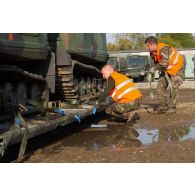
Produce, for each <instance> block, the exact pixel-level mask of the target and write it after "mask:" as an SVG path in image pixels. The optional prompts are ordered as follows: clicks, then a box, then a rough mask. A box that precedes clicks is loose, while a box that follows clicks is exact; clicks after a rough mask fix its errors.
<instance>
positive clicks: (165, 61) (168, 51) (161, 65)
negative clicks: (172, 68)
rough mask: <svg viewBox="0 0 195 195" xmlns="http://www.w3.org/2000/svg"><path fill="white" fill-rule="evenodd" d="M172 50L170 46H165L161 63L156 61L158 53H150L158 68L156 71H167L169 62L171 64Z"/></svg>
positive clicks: (162, 50)
mask: <svg viewBox="0 0 195 195" xmlns="http://www.w3.org/2000/svg"><path fill="white" fill-rule="evenodd" d="M171 52H172V49H171V47H170V46H165V47H163V48H162V49H161V50H160V55H161V57H162V60H161V62H160V63H158V62H157V60H156V55H157V53H156V52H153V53H150V55H151V57H152V59H153V61H154V64H155V66H156V69H158V70H160V71H165V70H166V67H167V66H168V62H169V55H170V54H171Z"/></svg>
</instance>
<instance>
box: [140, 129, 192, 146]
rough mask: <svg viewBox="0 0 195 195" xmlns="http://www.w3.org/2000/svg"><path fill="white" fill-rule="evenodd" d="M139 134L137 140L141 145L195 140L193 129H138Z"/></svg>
mask: <svg viewBox="0 0 195 195" xmlns="http://www.w3.org/2000/svg"><path fill="white" fill-rule="evenodd" d="M136 130H137V132H138V133H139V137H138V138H137V139H138V140H139V141H140V142H141V143H142V144H143V145H148V144H152V143H154V142H160V141H162V142H171V141H179V142H183V141H186V140H190V139H192V140H193V139H195V127H183V128H178V129H173V130H165V129H163V130H159V129H157V128H154V129H147V128H139V129H136Z"/></svg>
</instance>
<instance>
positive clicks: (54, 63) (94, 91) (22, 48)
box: [0, 33, 107, 113]
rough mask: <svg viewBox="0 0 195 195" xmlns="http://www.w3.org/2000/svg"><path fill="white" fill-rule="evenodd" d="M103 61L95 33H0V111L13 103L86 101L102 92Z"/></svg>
mask: <svg viewBox="0 0 195 195" xmlns="http://www.w3.org/2000/svg"><path fill="white" fill-rule="evenodd" d="M106 61H107V52H106V36H105V34H101V33H94V34H92V33H75V34H73V33H2V34H0V81H1V83H0V113H1V112H9V111H11V110H13V108H14V107H17V106H18V105H19V104H21V105H24V106H26V105H27V104H28V99H31V100H34V101H38V102H39V101H42V100H49V99H50V100H54V101H56V100H61V101H64V102H67V103H81V102H84V101H90V100H91V99H93V98H94V97H97V96H98V94H99V93H100V92H101V91H102V85H103V81H102V80H101V78H102V76H101V72H100V70H101V67H102V66H103V65H104V64H105V63H106Z"/></svg>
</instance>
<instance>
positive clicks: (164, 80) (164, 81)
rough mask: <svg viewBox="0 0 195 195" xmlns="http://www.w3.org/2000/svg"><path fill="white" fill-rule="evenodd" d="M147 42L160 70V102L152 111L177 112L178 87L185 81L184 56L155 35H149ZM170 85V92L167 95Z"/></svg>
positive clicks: (158, 89) (158, 96) (158, 87)
mask: <svg viewBox="0 0 195 195" xmlns="http://www.w3.org/2000/svg"><path fill="white" fill-rule="evenodd" d="M145 44H146V47H147V48H148V49H149V51H150V55H151V57H152V58H153V60H154V63H155V66H156V67H157V69H158V70H159V71H160V78H159V81H158V86H157V90H156V91H157V98H158V100H159V103H160V104H159V107H157V108H155V109H153V110H152V113H175V112H176V98H177V94H178V87H179V86H180V85H181V84H182V83H183V79H182V77H183V64H184V60H183V56H182V55H181V54H179V52H178V51H177V50H176V49H175V48H173V47H172V46H170V45H167V44H164V43H159V42H158V41H157V39H156V38H155V37H153V36H149V37H148V38H147V39H146V40H145ZM168 87H169V88H170V93H169V94H168V95H167V88H168Z"/></svg>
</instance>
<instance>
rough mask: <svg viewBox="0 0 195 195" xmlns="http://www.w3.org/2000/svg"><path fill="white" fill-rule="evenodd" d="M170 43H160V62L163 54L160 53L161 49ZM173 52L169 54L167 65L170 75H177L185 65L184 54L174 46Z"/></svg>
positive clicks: (158, 53) (158, 55)
mask: <svg viewBox="0 0 195 195" xmlns="http://www.w3.org/2000/svg"><path fill="white" fill-rule="evenodd" d="M165 46H169V47H171V46H170V45H166V44H164V43H158V49H157V62H158V63H160V62H161V59H162V56H161V55H160V50H161V49H162V48H163V47H165ZM171 49H172V53H171V54H170V56H169V62H168V66H167V73H168V74H169V75H176V74H177V72H178V71H179V70H180V69H181V68H182V67H183V56H182V55H181V54H180V53H179V52H178V51H177V50H176V49H175V48H173V47H171Z"/></svg>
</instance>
